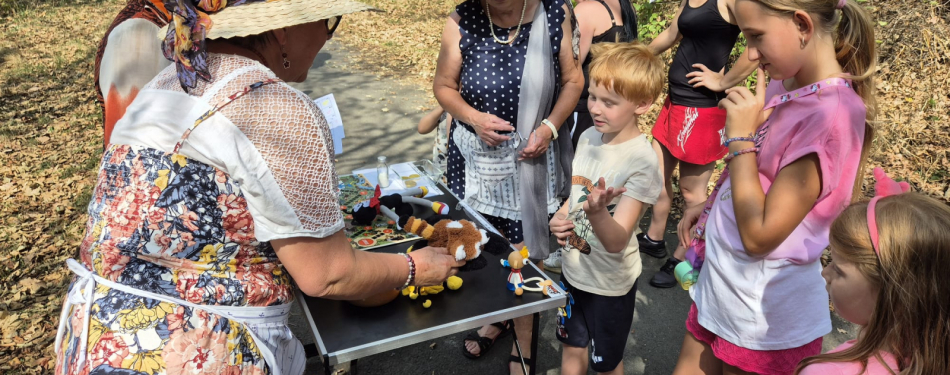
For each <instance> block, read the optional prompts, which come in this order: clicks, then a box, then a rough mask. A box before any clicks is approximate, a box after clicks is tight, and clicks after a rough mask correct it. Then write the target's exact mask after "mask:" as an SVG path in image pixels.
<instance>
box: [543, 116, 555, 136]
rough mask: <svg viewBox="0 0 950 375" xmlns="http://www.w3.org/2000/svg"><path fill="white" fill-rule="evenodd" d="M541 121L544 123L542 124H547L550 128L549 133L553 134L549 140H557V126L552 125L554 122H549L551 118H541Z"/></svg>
mask: <svg viewBox="0 0 950 375" xmlns="http://www.w3.org/2000/svg"><path fill="white" fill-rule="evenodd" d="M541 123H542V124H544V125H547V126H548V127H549V128H551V134H553V136H554V138H553V139H551V140H552V141H553V140H557V128H556V127H554V124H553V123H551V120H548V119H544V120H541Z"/></svg>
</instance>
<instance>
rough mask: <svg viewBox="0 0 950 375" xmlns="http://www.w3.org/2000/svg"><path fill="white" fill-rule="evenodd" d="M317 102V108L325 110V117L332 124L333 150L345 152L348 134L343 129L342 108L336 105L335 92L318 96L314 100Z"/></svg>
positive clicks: (338, 152) (339, 152)
mask: <svg viewBox="0 0 950 375" xmlns="http://www.w3.org/2000/svg"><path fill="white" fill-rule="evenodd" d="M313 102H314V103H316V104H317V108H320V111H321V112H323V117H324V118H326V120H327V124H328V125H330V134H331V135H332V136H333V151H334V154H337V155H339V154H341V153H343V138H346V134H345V133H344V131H343V118H342V117H341V116H340V109H339V107H337V105H336V99H334V98H333V94H327V95H324V96H321V97H319V98H316V99H314V100H313Z"/></svg>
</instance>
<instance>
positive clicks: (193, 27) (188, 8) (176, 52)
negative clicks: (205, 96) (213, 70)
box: [162, 0, 264, 90]
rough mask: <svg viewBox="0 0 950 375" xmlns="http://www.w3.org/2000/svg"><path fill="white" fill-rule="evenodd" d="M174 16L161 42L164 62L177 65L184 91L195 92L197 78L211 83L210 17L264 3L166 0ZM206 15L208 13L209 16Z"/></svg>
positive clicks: (233, 0)
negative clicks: (207, 43)
mask: <svg viewBox="0 0 950 375" xmlns="http://www.w3.org/2000/svg"><path fill="white" fill-rule="evenodd" d="M164 1H165V8H166V9H168V12H169V13H170V14H171V16H172V20H171V23H169V24H168V33H167V34H166V35H165V40H164V41H163V42H162V52H164V54H165V58H166V59H168V60H170V61H172V62H174V63H175V67H176V69H177V70H178V81H179V82H181V87H182V88H184V89H186V90H187V89H190V88H194V87H195V85H196V84H197V83H198V78H201V79H203V80H205V81H211V74H210V73H209V72H208V50H207V46H206V44H205V36H206V35H207V34H208V30H210V29H211V27H212V24H211V23H212V22H211V18H210V17H208V13H214V12H218V11H220V10H222V9H224V8H226V7H230V6H236V5H241V4H245V3H252V2H259V1H264V0H164ZM206 12H207V13H206Z"/></svg>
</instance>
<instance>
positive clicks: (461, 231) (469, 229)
mask: <svg viewBox="0 0 950 375" xmlns="http://www.w3.org/2000/svg"><path fill="white" fill-rule="evenodd" d="M397 222H398V223H399V225H400V226H401V227H402V228H403V230H405V231H406V232H409V233H412V234H415V235H417V236H419V237H422V238H424V239H425V240H426V241H427V245H428V246H434V247H444V248H447V249H449V253H450V254H452V255H454V256H455V259H457V260H465V261H466V263H465V265H464V266H462V267H460V268H459V271H474V270H478V269H482V268H484V267H485V266H487V265H488V261H486V260H485V257H483V256H481V255H482V251H486V252H488V253H489V254H493V255H501V254H502V253H504V252H505V250H507V249H508V248H510V247H511V244H510V243H509V242H508V240H507V239H505V238H504V237H502V236H501V235H499V234H497V233H494V232H489V231H486V230H484V229H478V227H476V226H475V224H472V222H470V221H468V220H452V219H451V218H448V217H447V216H444V215H433V216H432V217H430V218H429V219H428V220H422V219H419V218H416V217H415V216H403V217H400V218H399V220H398V221H397ZM416 246H424V244H419V243H417V244H416Z"/></svg>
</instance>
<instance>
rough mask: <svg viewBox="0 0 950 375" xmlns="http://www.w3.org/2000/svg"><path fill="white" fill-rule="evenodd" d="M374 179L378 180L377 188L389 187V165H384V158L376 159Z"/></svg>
mask: <svg viewBox="0 0 950 375" xmlns="http://www.w3.org/2000/svg"><path fill="white" fill-rule="evenodd" d="M376 160H377V163H376V178H378V179H379V187H381V188H385V187H389V165H387V164H386V157H385V156H380V157H377V158H376Z"/></svg>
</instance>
